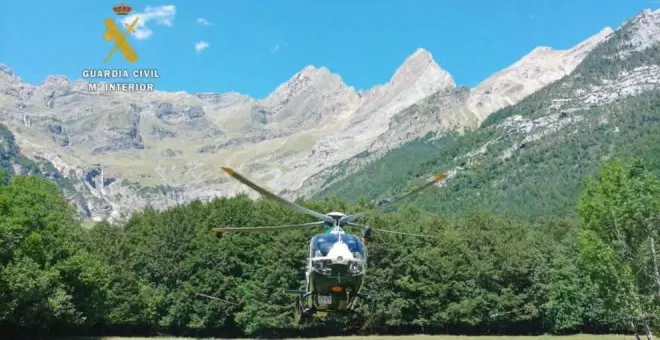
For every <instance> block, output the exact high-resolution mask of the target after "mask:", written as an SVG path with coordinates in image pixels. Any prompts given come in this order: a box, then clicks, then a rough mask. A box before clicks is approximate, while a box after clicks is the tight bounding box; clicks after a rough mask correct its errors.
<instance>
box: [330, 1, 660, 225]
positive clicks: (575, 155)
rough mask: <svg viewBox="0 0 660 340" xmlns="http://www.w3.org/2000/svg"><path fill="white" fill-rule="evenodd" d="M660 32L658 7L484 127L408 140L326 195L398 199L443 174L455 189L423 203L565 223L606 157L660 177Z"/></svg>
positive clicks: (425, 197) (449, 210)
mask: <svg viewBox="0 0 660 340" xmlns="http://www.w3.org/2000/svg"><path fill="white" fill-rule="evenodd" d="M658 30H660V11H655V12H652V11H644V12H642V13H640V14H639V15H637V16H636V17H634V18H633V19H632V20H630V21H629V22H627V23H626V24H624V25H623V26H622V27H620V28H619V29H618V30H617V31H616V32H614V33H611V34H607V35H606V39H604V40H603V41H602V42H601V43H600V44H598V45H597V46H596V47H594V48H593V49H592V50H591V52H589V53H587V54H586V56H585V57H584V58H583V61H582V62H581V63H580V64H579V65H577V67H573V71H572V72H571V73H570V74H569V75H567V76H564V77H562V78H561V79H560V80H558V81H556V82H553V83H551V84H549V85H547V86H545V87H543V88H542V89H541V90H539V91H536V92H534V93H532V94H531V95H529V96H528V97H526V98H525V99H523V100H522V101H520V102H519V103H517V104H515V105H513V106H509V107H506V108H504V109H501V110H498V111H496V112H494V113H492V114H490V115H489V116H488V117H487V118H486V119H485V120H484V121H483V122H482V124H481V126H480V128H479V129H476V130H474V131H469V132H466V133H464V134H456V133H453V134H445V135H443V136H441V137H440V138H435V139H434V138H427V139H422V140H417V141H413V142H409V143H406V144H404V145H403V146H401V147H399V148H395V149H393V150H392V151H390V152H389V153H387V154H386V155H384V156H382V157H380V158H379V159H378V160H376V161H374V162H372V163H370V164H368V165H367V166H366V167H364V168H363V169H362V170H360V171H358V172H355V173H353V174H351V175H350V176H347V177H345V178H344V179H343V180H341V181H335V182H334V183H333V184H331V185H329V186H327V187H326V188H325V189H324V190H323V192H322V193H321V194H320V195H319V197H320V196H340V197H343V198H349V199H350V198H352V199H356V198H359V197H366V198H372V197H379V196H382V195H393V194H396V193H399V192H402V191H406V190H407V189H408V188H409V187H410V186H411V185H414V184H416V183H417V182H420V181H422V180H426V179H427V178H428V176H430V175H432V174H434V173H436V172H437V171H439V170H441V169H442V170H445V171H447V172H448V174H449V176H448V180H446V181H445V182H443V183H442V184H440V185H441V186H446V187H447V189H448V190H441V191H430V192H426V193H423V194H422V195H421V196H420V197H418V198H417V199H416V200H415V202H414V203H415V204H416V205H417V206H420V207H424V208H426V209H429V210H433V211H436V212H440V213H442V214H445V215H453V214H456V213H458V212H460V211H462V210H465V209H486V210H489V211H498V212H501V213H506V214H513V215H519V217H529V218H536V217H539V216H546V217H547V216H562V217H565V216H567V215H570V214H571V213H574V211H573V210H570V209H572V208H573V207H574V203H575V199H577V194H578V193H579V192H580V190H581V183H582V179H583V176H586V175H591V174H593V171H595V169H597V168H598V167H599V166H600V163H601V161H602V160H604V159H610V158H612V157H617V156H623V157H639V158H642V159H644V160H645V162H646V164H647V166H649V167H650V168H651V170H653V171H655V172H656V173H658V174H660V111H658V110H657V107H658V106H660V43H659V41H660V38H658V37H659V35H657V33H660V32H658ZM355 162H357V161H355ZM346 164H351V163H350V162H347V163H346Z"/></svg>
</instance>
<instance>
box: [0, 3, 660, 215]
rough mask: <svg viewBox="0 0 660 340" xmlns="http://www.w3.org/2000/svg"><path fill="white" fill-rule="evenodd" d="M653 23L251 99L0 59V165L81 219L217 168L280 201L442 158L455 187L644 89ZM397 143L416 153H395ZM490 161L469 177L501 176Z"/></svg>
mask: <svg viewBox="0 0 660 340" xmlns="http://www.w3.org/2000/svg"><path fill="white" fill-rule="evenodd" d="M658 31H660V12H659V11H655V12H653V11H650V10H645V11H643V12H641V13H639V14H638V15H637V16H635V17H634V18H632V19H631V20H630V21H628V22H626V23H625V24H624V25H622V26H621V27H619V28H617V29H616V30H613V29H611V28H605V29H603V30H601V31H600V32H598V33H596V34H595V35H593V36H591V37H589V38H587V39H586V40H584V41H582V42H580V43H579V44H577V45H575V46H574V47H572V48H570V49H568V50H554V49H552V48H550V47H546V46H542V47H537V48H535V49H534V50H532V51H531V52H530V53H528V54H527V55H525V56H523V57H522V58H521V59H520V60H518V61H516V62H515V63H513V64H512V65H511V66H509V67H507V68H505V69H504V70H501V71H499V72H496V73H495V74H493V75H491V76H490V77H488V78H487V79H485V80H484V81H483V82H481V83H480V84H478V85H477V86H475V87H474V88H467V87H464V86H457V85H456V83H455V82H454V80H453V78H452V76H451V75H450V74H449V73H448V72H447V71H445V70H443V69H442V68H441V67H440V66H439V65H438V64H437V63H436V62H435V61H434V59H433V57H432V56H431V54H430V53H429V52H428V51H426V50H424V49H421V48H420V49H418V50H416V51H414V53H412V54H411V55H410V56H409V57H408V58H407V59H406V60H404V61H403V63H402V65H401V66H400V67H399V68H398V69H397V70H396V71H395V72H394V74H393V76H392V77H391V79H390V81H389V82H387V83H386V84H382V85H378V86H375V87H373V88H371V89H369V90H367V91H356V90H355V89H354V88H352V87H350V86H348V85H346V84H345V83H344V82H343V81H342V79H341V77H340V76H339V75H337V74H334V73H332V72H331V71H330V70H328V69H327V68H325V67H315V66H307V67H305V68H304V69H303V70H301V71H300V72H298V73H296V74H295V75H294V76H293V77H291V78H290V79H289V80H287V81H286V82H284V83H283V84H281V85H280V86H279V87H277V88H276V89H275V90H274V91H273V92H272V93H271V94H270V95H268V96H267V97H266V98H264V99H260V100H259V99H254V98H250V97H248V96H245V95H242V94H239V93H223V94H214V93H193V94H189V93H184V92H174V93H173V92H160V91H156V92H153V93H140V94H136V93H117V92H108V93H105V92H88V91H87V85H86V83H85V82H84V81H82V80H68V79H66V78H65V77H62V76H50V77H47V78H46V79H45V80H44V82H43V83H42V84H39V85H31V84H27V83H25V82H24V81H22V80H21V79H20V77H18V76H17V75H16V74H14V72H13V71H12V70H11V69H10V68H9V67H8V66H0V123H2V124H4V125H5V126H6V129H4V130H3V133H2V137H1V138H2V149H0V160H2V164H0V165H2V166H3V167H5V168H6V169H8V170H9V171H10V172H13V173H26V172H37V173H40V174H43V175H45V176H48V177H49V178H52V179H53V180H55V181H57V182H58V183H59V184H60V185H61V186H62V187H63V188H64V190H65V192H66V193H67V195H68V196H69V197H70V198H71V200H72V201H73V202H75V203H76V205H77V207H78V209H79V211H80V212H81V213H82V214H83V215H85V216H87V217H90V218H92V219H94V220H101V219H110V220H117V219H121V218H122V217H124V216H128V215H130V213H131V212H132V211H135V210H136V209H140V208H143V207H144V206H146V205H147V204H149V205H151V206H153V207H155V208H157V209H162V208H164V207H167V206H169V205H172V204H178V203H185V202H188V201H191V200H194V199H201V200H208V199H210V198H212V197H215V196H219V195H235V194H237V193H239V192H247V190H245V188H244V187H243V186H241V185H240V184H238V183H235V181H231V180H230V179H228V178H227V177H226V176H224V174H223V173H222V172H221V171H219V168H220V167H221V166H230V167H233V168H234V169H236V170H237V171H239V172H241V173H243V174H244V175H246V176H249V177H251V178H254V179H255V180H256V181H257V182H259V183H262V184H264V185H265V186H267V187H270V188H271V189H273V190H274V191H276V192H279V193H282V194H284V195H285V196H287V197H289V198H292V199H293V198H298V197H306V198H309V197H319V196H324V195H339V196H344V197H352V198H358V197H362V196H366V195H381V194H386V193H394V192H396V191H398V190H402V189H403V188H404V187H405V186H407V185H410V184H412V183H414V182H415V181H417V180H419V179H420V178H424V176H428V175H430V174H431V173H432V172H433V171H434V169H432V168H431V165H433V166H436V165H437V166H438V167H440V168H445V169H448V170H450V175H451V176H450V179H449V181H448V182H447V183H449V184H448V185H449V186H451V185H454V184H452V182H454V178H455V179H456V181H455V182H456V183H457V185H458V184H460V183H463V182H462V181H465V180H467V179H466V178H470V179H471V180H474V179H475V178H476V177H478V176H476V175H475V171H476V170H475V169H477V168H478V167H477V165H479V164H480V165H479V166H486V165H487V166H489V167H497V166H501V165H502V163H501V162H514V161H515V160H518V161H519V162H522V159H526V158H525V157H528V155H527V153H529V154H530V155H535V154H536V155H538V154H541V153H542V152H545V151H546V150H547V149H548V148H549V149H552V148H551V147H550V146H552V145H553V144H561V143H554V142H552V141H553V140H557V138H558V137H557V136H565V135H570V134H574V133H576V130H579V129H577V128H576V127H578V126H580V125H579V124H586V122H592V118H588V119H587V118H585V117H587V116H588V117H592V116H593V117H596V118H594V119H597V120H598V119H604V118H603V117H606V115H604V114H602V112H601V114H600V115H593V114H592V113H593V112H594V110H596V109H597V108H599V107H600V108H603V107H607V108H610V109H609V111H608V112H610V113H611V114H612V115H614V116H612V117H614V118H616V117H619V118H620V116H619V115H616V114H615V113H616V112H624V111H625V110H624V109H619V110H618V111H617V110H616V109H614V108H613V107H614V106H612V105H623V104H622V103H623V102H624V101H627V100H631V99H630V98H647V97H643V96H645V95H647V94H649V93H654V92H653V91H655V89H656V88H657V84H658V82H660V62H659V60H658V58H657V54H656V53H657V52H656V51H657V50H658V45H657V41H658V40H659V39H660V38H659V37H660V35H659V34H658V33H660V32H658ZM647 102H650V99H649V100H647V101H646V102H645V103H647ZM639 105H642V104H639ZM585 112H589V114H587V113H585ZM612 112H614V113H612ZM614 120H615V119H614ZM610 122H612V121H610ZM601 125H602V124H601ZM584 126H586V125H584ZM615 127H616V128H619V129H624V130H625V128H624V127H621V126H615ZM615 127H612V128H613V129H614V128H615ZM638 130H639V129H637V130H634V131H638ZM626 131H627V130H626ZM631 131H633V130H631ZM503 136H505V137H503ZM631 138H632V137H631ZM544 141H545V142H544ZM629 142H631V141H630V140H629ZM535 143H536V144H535ZM633 144H634V143H629V145H633ZM521 145H525V146H527V147H521ZM534 145H536V146H535V147H532V146H534ZM493 148H495V149H493ZM523 149H524V150H523ZM493 150H496V151H497V152H496V154H497V157H495V158H492V159H491V158H489V157H490V155H491V154H492V152H495V151H493ZM520 150H523V151H520ZM610 151H611V150H610ZM521 152H524V153H525V155H524V157H523V156H522V155H521V154H520V153H521ZM402 155H404V156H405V157H413V155H418V157H416V158H414V159H409V160H408V161H406V162H405V163H403V164H402V163H401V162H402V159H405V157H403V156H402ZM419 155H421V156H419ZM603 155H605V154H603V153H602V152H601V153H597V154H596V155H592V156H593V157H596V156H603ZM402 157H403V158H402ZM493 159H495V160H496V161H494V160H493ZM498 162H499V163H498ZM440 163H443V164H440ZM507 164H512V163H507ZM522 167H523V168H524V167H525V166H524V165H523V166H522ZM488 169H490V170H489V171H490V172H488V173H480V174H479V176H482V177H481V182H482V184H478V185H482V186H483V185H485V184H484V183H485V182H488V183H489V184H488V185H490V186H491V187H493V185H494V184H493V183H500V182H501V183H506V182H502V181H503V180H504V177H506V176H513V174H507V175H506V176H504V177H502V176H500V177H498V176H497V175H494V173H496V170H493V169H491V168H488ZM588 169H590V168H588V167H587V168H585V171H587V170H588ZM582 172H584V171H579V173H582ZM470 174H471V175H470ZM468 175H469V176H468ZM523 175H525V174H524V173H519V174H517V175H515V176H518V177H519V176H523ZM461 176H463V177H461ZM465 176H468V177H465ZM475 176H476V177H475ZM370 177H373V178H379V179H380V182H379V183H376V185H370V183H371V184H373V183H372V180H370V179H369V178H370ZM486 177H489V178H488V179H487V180H486V179H485V178H486ZM532 177H533V176H532ZM509 179H510V178H509ZM394 180H396V181H397V182H395V181H394ZM498 181H500V182H498ZM447 183H444V184H443V185H447ZM498 185H499V184H498ZM501 189H502V188H501V187H499V189H498V190H501ZM250 194H252V193H250ZM429 195H433V194H429ZM482 195H486V193H482ZM486 196H487V195H486ZM428 199H429V197H427V200H428ZM427 202H428V201H427Z"/></svg>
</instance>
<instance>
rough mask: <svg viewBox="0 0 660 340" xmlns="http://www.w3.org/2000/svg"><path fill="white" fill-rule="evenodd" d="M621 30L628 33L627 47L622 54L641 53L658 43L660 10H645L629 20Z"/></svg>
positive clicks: (659, 38)
mask: <svg viewBox="0 0 660 340" xmlns="http://www.w3.org/2000/svg"><path fill="white" fill-rule="evenodd" d="M622 30H625V31H626V32H628V33H629V35H630V38H629V39H627V41H626V42H625V44H626V45H627V46H629V47H628V48H627V49H626V50H625V51H624V52H623V53H622V54H623V55H624V56H625V55H627V54H629V53H631V52H634V51H641V50H644V49H647V48H649V47H651V46H652V45H654V44H656V43H657V42H658V41H660V9H658V10H655V11H652V10H650V9H645V10H643V11H642V12H640V13H639V14H637V15H636V16H635V17H634V18H633V19H632V20H630V21H629V22H628V23H627V24H626V25H624V27H623V28H622Z"/></svg>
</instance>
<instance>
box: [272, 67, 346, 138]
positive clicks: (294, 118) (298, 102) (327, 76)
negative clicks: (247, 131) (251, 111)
mask: <svg viewBox="0 0 660 340" xmlns="http://www.w3.org/2000/svg"><path fill="white" fill-rule="evenodd" d="M358 100H359V96H358V95H357V93H355V91H354V90H353V88H352V87H349V86H347V85H346V84H344V82H343V80H342V79H341V77H340V76H339V75H337V74H334V73H332V72H330V70H329V69H327V68H325V67H315V66H312V65H309V66H306V67H305V68H303V69H302V70H301V71H300V72H298V73H296V74H295V75H293V77H291V78H290V79H289V80H287V81H286V82H284V83H283V84H282V85H280V86H279V87H278V88H277V89H276V90H275V91H273V92H272V93H271V94H270V95H269V96H268V97H266V99H264V100H263V101H261V105H263V107H264V108H265V109H266V111H268V112H270V113H271V115H272V117H273V120H274V121H279V122H282V121H285V120H286V121H288V123H287V126H291V127H296V128H300V127H307V126H311V125H314V124H319V123H322V121H323V120H324V119H325V118H326V117H333V116H336V115H337V114H339V113H340V112H344V111H346V110H350V109H351V108H353V107H354V106H355V104H356V103H357V101H358Z"/></svg>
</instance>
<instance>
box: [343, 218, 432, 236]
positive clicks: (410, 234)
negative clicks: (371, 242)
mask: <svg viewBox="0 0 660 340" xmlns="http://www.w3.org/2000/svg"><path fill="white" fill-rule="evenodd" d="M346 225H347V226H350V227H355V228H360V229H362V230H367V229H370V230H374V231H377V232H379V233H390V234H397V235H406V236H419V237H433V238H435V237H438V236H434V235H429V234H416V233H407V232H403V231H394V230H387V229H380V228H372V227H369V226H366V225H361V224H356V223H352V222H346Z"/></svg>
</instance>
